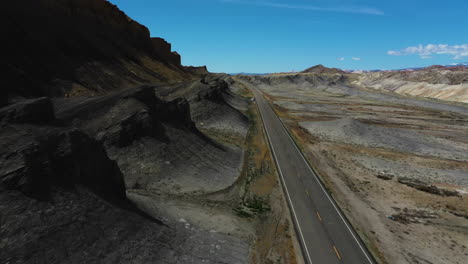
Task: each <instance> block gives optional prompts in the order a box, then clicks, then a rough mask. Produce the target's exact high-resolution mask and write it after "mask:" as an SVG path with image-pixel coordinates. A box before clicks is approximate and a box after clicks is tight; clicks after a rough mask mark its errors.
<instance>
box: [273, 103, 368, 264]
mask: <svg viewBox="0 0 468 264" xmlns="http://www.w3.org/2000/svg"><path fill="white" fill-rule="evenodd" d="M270 107H271V106H270ZM272 110H273V109H272ZM273 113H274V111H273ZM275 116H276V118H278V120H279V121H280V122H281V125H282V126H283V128H284V129H285V130H286V132H287V133H286V134H288V137H289V139H290V140H291V141H292V143H293V145H294V147H295V148H296V149H297V151H299V153H300V154H301V157H302V159H303V160H304V162H305V163H306V164H307V168H309V170H310V171H311V172H312V174H313V175H314V178H315V180H316V181H317V182H318V184H319V185H320V187H321V188H322V191H323V192H324V193H325V194H326V195H327V198H328V200H330V202H331V204H332V205H333V207H334V208H335V210H336V212H337V213H338V215H339V216H340V218H341V220H342V221H343V223H344V224H345V225H346V227H347V228H348V230H349V232H350V233H351V235H352V236H353V238H354V240H356V242H357V244H358V246H359V248H360V249H361V250H362V252H363V253H364V255H365V256H366V258H367V260H368V261H369V262H370V263H371V264H374V262H373V261H372V260H371V258H370V257H369V256H368V255H367V252H366V250H365V249H364V248H363V247H362V245H361V242H360V241H359V240H358V239H357V237H356V236H355V235H354V232H353V231H352V229H351V228H350V227H349V225H348V223H347V221H346V220H345V219H344V217H343V215H342V214H341V212H340V210H339V209H338V208H337V206H336V205H335V202H334V201H333V200H332V198H331V197H330V195H329V194H328V192H327V191H326V190H325V188H324V187H323V185H322V183H321V182H320V180H319V179H318V176H317V173H316V172H315V171H314V170H313V169H312V168H311V167H310V164H309V162H308V161H307V160H306V159H305V157H304V154H303V153H302V151H301V150H300V149H299V148H298V147H297V145H296V142H294V140H293V139H292V137H291V135H290V134H289V130H288V129H287V128H286V125H285V124H284V123H283V121H282V120H281V119H280V118H279V117H278V116H277V115H276V113H275Z"/></svg>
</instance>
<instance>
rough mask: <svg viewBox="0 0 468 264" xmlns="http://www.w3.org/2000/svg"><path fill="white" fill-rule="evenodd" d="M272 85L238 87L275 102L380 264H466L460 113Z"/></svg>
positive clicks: (372, 95)
mask: <svg viewBox="0 0 468 264" xmlns="http://www.w3.org/2000/svg"><path fill="white" fill-rule="evenodd" d="M249 78H250V79H249ZM270 78H272V77H268V76H267V77H255V78H253V77H248V78H245V79H244V80H247V81H248V82H250V83H251V84H254V85H256V86H257V87H260V88H261V89H262V90H263V91H264V92H265V94H266V95H267V97H268V98H269V99H270V100H271V101H272V102H273V104H274V106H275V110H276V111H277V113H278V114H279V115H280V117H281V118H282V119H283V121H285V122H286V124H287V125H288V127H289V129H290V130H291V132H292V134H293V136H294V137H295V139H296V140H297V141H298V142H299V143H300V145H301V146H302V149H303V151H304V152H305V153H306V155H307V156H308V158H309V160H310V162H311V163H312V165H313V166H314V167H315V168H317V170H318V171H319V172H320V174H321V176H322V178H323V179H324V181H325V182H326V184H327V187H328V188H329V189H330V190H331V192H332V194H333V196H334V197H335V199H336V200H337V201H338V203H339V204H340V207H341V208H342V209H343V210H344V211H345V213H346V215H347V216H348V217H349V218H350V220H351V222H352V223H353V225H354V226H355V228H356V229H357V230H358V233H359V234H360V235H361V237H362V238H363V239H364V241H365V242H366V243H367V244H368V246H369V247H370V249H371V251H372V253H373V254H374V255H375V256H376V257H377V258H378V260H379V262H380V263H460V264H461V263H466V259H467V258H468V249H467V248H466V247H467V245H468V202H467V199H468V195H467V192H466V191H467V190H468V162H467V159H468V138H467V137H466V135H468V108H465V107H462V106H460V105H450V104H444V103H441V102H430V101H426V100H415V99H414V98H411V99H408V98H402V97H401V96H393V95H391V94H381V93H377V92H369V91H364V90H356V91H355V90H353V89H354V88H350V87H346V86H344V85H340V84H336V83H335V84H334V83H331V82H328V83H327V79H330V78H331V77H317V79H320V81H317V82H316V83H313V82H307V84H308V85H305V84H304V83H300V82H299V83H298V81H297V80H295V79H294V78H293V77H291V78H289V79H288V78H287V79H286V80H283V82H281V79H280V77H274V78H273V80H272V79H270ZM291 79H293V80H294V81H291ZM324 79H325V80H324Z"/></svg>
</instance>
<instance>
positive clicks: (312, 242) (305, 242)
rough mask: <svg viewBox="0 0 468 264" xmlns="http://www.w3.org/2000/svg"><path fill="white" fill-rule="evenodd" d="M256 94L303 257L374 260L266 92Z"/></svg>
mask: <svg viewBox="0 0 468 264" xmlns="http://www.w3.org/2000/svg"><path fill="white" fill-rule="evenodd" d="M252 91H253V92H254V94H255V99H256V101H257V105H258V108H259V110H260V113H261V116H262V119H263V125H264V127H265V130H266V133H267V137H268V140H269V143H270V147H271V150H272V152H273V156H274V159H275V162H276V165H277V167H278V171H279V173H280V177H281V180H282V183H283V187H284V190H285V193H286V196H287V199H288V202H289V206H290V209H291V213H292V216H293V221H294V222H295V227H296V231H297V234H298V239H299V240H300V243H301V246H302V250H303V254H304V258H305V260H306V262H307V263H310V264H328V263H353V264H373V263H374V260H373V258H372V256H371V255H370V254H369V252H368V251H367V249H366V248H365V246H364V245H363V244H362V242H361V241H360V239H359V238H358V236H357V234H356V232H355V231H354V230H353V229H352V227H351V225H350V224H349V223H348V222H347V220H346V219H345V218H344V216H343V215H342V213H341V212H340V210H339V209H338V207H337V205H336V203H335V202H334V201H333V199H332V198H331V197H330V195H329V194H328V192H327V191H326V190H325V188H324V187H323V185H322V183H321V182H320V180H319V179H318V177H317V175H316V174H315V173H314V171H313V170H312V168H311V167H310V166H309V164H308V163H307V161H306V160H305V158H304V156H303V155H302V152H301V151H300V150H299V149H298V148H297V146H296V145H295V143H294V141H293V140H292V138H291V136H290V135H289V134H288V132H287V130H286V128H285V127H284V126H283V123H282V122H281V120H280V119H279V118H278V117H277V116H276V114H275V113H274V112H273V110H272V109H271V107H270V105H269V104H268V102H267V101H266V100H265V99H264V97H263V95H262V94H261V93H260V92H259V91H258V90H257V89H256V88H253V89H252Z"/></svg>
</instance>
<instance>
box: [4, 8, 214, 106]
mask: <svg viewBox="0 0 468 264" xmlns="http://www.w3.org/2000/svg"><path fill="white" fill-rule="evenodd" d="M0 32H1V33H2V35H3V36H5V38H4V40H3V41H2V43H3V45H2V49H1V56H2V60H1V62H0V71H1V72H2V78H1V80H0V86H1V88H0V106H2V105H6V104H8V103H9V102H10V103H11V102H15V101H18V100H21V98H24V97H26V98H31V97H40V96H58V97H63V96H76V95H99V94H104V93H106V92H108V91H110V90H115V89H122V88H128V87H132V86H135V85H138V84H142V83H174V82H179V81H183V80H187V79H191V78H193V77H194V75H196V74H195V72H196V71H198V72H200V73H206V72H204V71H203V70H202V69H197V68H185V67H183V66H181V64H180V56H179V55H178V54H177V53H173V52H172V51H171V50H170V44H168V43H167V42H165V41H164V40H162V39H160V38H150V33H149V31H148V29H147V28H146V27H144V26H142V25H140V24H138V23H137V22H135V21H134V20H132V19H130V18H129V17H127V16H126V15H125V14H124V13H123V12H122V11H120V10H119V9H118V8H117V7H116V6H114V5H112V4H111V3H109V2H107V1H105V0H53V1H50V0H26V1H21V2H18V1H7V2H4V3H2V8H1V9H0Z"/></svg>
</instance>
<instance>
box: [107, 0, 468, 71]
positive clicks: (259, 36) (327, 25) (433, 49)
mask: <svg viewBox="0 0 468 264" xmlns="http://www.w3.org/2000/svg"><path fill="white" fill-rule="evenodd" d="M110 2H112V3H114V4H116V5H118V6H119V8H120V9H122V10H123V11H124V12H126V13H127V15H129V16H130V17H131V18H133V19H134V20H136V21H138V22H140V23H141V24H143V25H145V26H147V27H148V28H149V30H150V31H151V35H152V36H158V37H163V38H165V39H166V40H167V41H169V42H171V43H172V45H173V49H174V50H176V51H178V52H179V53H180V54H181V55H182V63H183V64H184V65H197V66H198V65H207V66H208V69H209V70H210V71H212V72H228V73H235V72H255V73H263V72H282V71H293V70H295V71H300V70H303V69H305V68H308V67H310V66H313V65H316V64H323V65H325V66H328V67H339V68H342V69H354V70H359V69H363V70H371V69H398V68H405V67H419V66H427V65H433V64H451V63H457V62H467V61H468V34H467V33H468V19H467V15H468V1H467V0H445V1H440V0H386V1H383V0H265V1H263V0H259V1H257V0H191V1H189V0H171V1H152V0H150V1H148V0H131V1H129V0H110Z"/></svg>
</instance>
